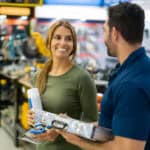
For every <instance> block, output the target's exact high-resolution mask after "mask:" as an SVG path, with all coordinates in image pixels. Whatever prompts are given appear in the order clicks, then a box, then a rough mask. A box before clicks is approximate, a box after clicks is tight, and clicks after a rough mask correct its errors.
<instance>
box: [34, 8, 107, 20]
mask: <svg viewBox="0 0 150 150" xmlns="http://www.w3.org/2000/svg"><path fill="white" fill-rule="evenodd" d="M35 17H36V18H43V19H44V18H65V19H80V20H106V19H107V12H106V8H101V7H94V6H66V5H61V6H60V5H44V6H38V7H36V8H35Z"/></svg>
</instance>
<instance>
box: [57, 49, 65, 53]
mask: <svg viewBox="0 0 150 150" xmlns="http://www.w3.org/2000/svg"><path fill="white" fill-rule="evenodd" d="M57 50H58V51H61V52H65V51H66V49H64V48H59V49H57Z"/></svg>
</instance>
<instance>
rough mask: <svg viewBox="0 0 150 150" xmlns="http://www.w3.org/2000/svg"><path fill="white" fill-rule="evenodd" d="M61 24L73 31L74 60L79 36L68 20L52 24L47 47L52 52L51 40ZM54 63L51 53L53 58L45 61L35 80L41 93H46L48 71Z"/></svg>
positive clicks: (72, 55) (72, 58)
mask: <svg viewBox="0 0 150 150" xmlns="http://www.w3.org/2000/svg"><path fill="white" fill-rule="evenodd" d="M60 26H64V27H65V28H67V29H69V30H70V31H71V34H72V38H73V52H72V53H71V55H70V58H71V61H73V60H74V58H75V55H76V50H77V37H76V32H75V29H74V27H73V26H72V25H71V24H70V23H69V22H68V21H66V20H58V21H56V22H55V23H53V24H52V25H51V26H50V28H49V30H48V33H47V38H46V47H47V48H48V49H49V50H50V53H51V41H52V38H53V34H54V32H55V30H56V29H57V28H58V27H60ZM52 63H53V57H52V53H51V58H49V60H48V61H47V62H46V63H45V65H44V67H43V69H42V70H41V71H40V73H39V74H38V76H37V79H36V82H35V85H36V87H37V88H38V89H39V92H40V94H42V93H44V91H45V89H46V82H47V79H48V73H49V71H50V70H51V66H52Z"/></svg>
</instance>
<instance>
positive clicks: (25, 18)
mask: <svg viewBox="0 0 150 150" xmlns="http://www.w3.org/2000/svg"><path fill="white" fill-rule="evenodd" d="M20 19H21V20H27V19H28V17H27V16H21V17H20Z"/></svg>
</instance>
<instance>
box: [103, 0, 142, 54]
mask: <svg viewBox="0 0 150 150" xmlns="http://www.w3.org/2000/svg"><path fill="white" fill-rule="evenodd" d="M144 19H145V14H144V10H143V9H142V8H141V7H140V6H138V5H137V4H132V3H128V2H126V3H120V4H118V5H115V6H111V7H109V8H108V20H107V22H106V23H105V25H104V40H105V43H106V46H107V47H108V53H109V55H111V56H116V50H115V49H116V48H117V47H116V46H117V45H116V43H114V42H113V39H112V38H114V37H115V35H116V34H115V33H119V34H120V35H121V36H122V38H123V39H124V40H125V41H126V42H127V43H129V44H131V45H134V44H137V43H139V44H140V43H142V40H143V31H144ZM113 31H114V32H113Z"/></svg>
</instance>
